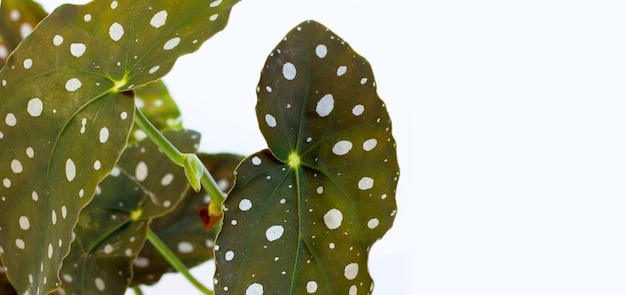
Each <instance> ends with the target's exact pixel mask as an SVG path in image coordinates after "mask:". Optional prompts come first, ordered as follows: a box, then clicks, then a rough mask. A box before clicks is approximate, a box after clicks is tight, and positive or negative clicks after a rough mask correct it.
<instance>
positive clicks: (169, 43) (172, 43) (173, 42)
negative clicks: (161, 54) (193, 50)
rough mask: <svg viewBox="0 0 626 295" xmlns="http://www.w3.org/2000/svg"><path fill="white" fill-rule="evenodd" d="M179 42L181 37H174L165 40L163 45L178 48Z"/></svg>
mask: <svg viewBox="0 0 626 295" xmlns="http://www.w3.org/2000/svg"><path fill="white" fill-rule="evenodd" d="M179 43H180V37H175V38H172V39H170V40H168V41H167V42H165V45H163V49H165V50H172V49H174V48H176V46H178V44H179Z"/></svg>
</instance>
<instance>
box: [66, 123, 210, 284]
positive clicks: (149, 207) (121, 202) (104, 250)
mask: <svg viewBox="0 0 626 295" xmlns="http://www.w3.org/2000/svg"><path fill="white" fill-rule="evenodd" d="M164 135H165V136H166V137H167V138H168V139H169V140H170V141H171V142H172V143H173V144H175V145H177V146H178V147H179V148H180V149H181V150H184V151H186V152H194V151H195V150H196V147H197V145H198V143H199V140H200V137H199V134H198V133H196V132H191V131H183V130H179V131H169V132H166V133H165V134H164ZM98 187H99V192H98V193H97V194H96V197H95V198H94V200H93V202H91V203H90V204H89V205H88V206H87V207H86V208H85V210H83V212H81V214H80V219H79V222H78V225H77V227H76V230H75V233H76V240H75V241H74V242H73V243H72V248H71V251H70V255H69V256H68V257H67V258H66V259H65V263H64V265H63V268H62V269H61V278H62V280H63V284H62V286H61V288H62V289H63V290H64V291H65V293H66V294H93V293H94V292H96V291H99V292H100V293H105V294H123V293H124V290H125V289H126V288H127V286H128V284H129V282H130V279H131V276H132V273H131V269H132V266H131V264H132V262H133V261H134V260H135V257H137V255H138V253H139V251H140V250H141V248H142V247H143V245H144V241H145V239H146V232H147V229H148V226H149V224H150V222H151V220H152V218H154V217H157V216H162V215H164V214H166V213H167V212H170V211H172V210H173V209H174V207H175V206H176V204H177V203H178V202H180V200H181V199H182V198H183V196H184V194H185V192H186V191H187V190H188V188H189V185H188V184H187V182H186V180H185V176H184V172H183V171H182V169H181V168H180V167H179V166H177V165H175V164H174V163H172V162H171V161H169V159H168V158H167V157H166V156H165V155H164V154H163V153H161V151H160V150H159V148H158V147H157V146H156V145H155V144H154V143H153V142H152V141H150V140H143V141H141V142H139V143H137V144H135V145H133V146H131V147H129V148H128V149H127V150H126V151H125V152H124V154H123V155H122V157H121V159H120V162H119V163H118V168H116V169H115V170H114V172H113V173H112V174H111V175H110V176H109V177H107V178H106V179H104V181H102V183H100V184H99V186H98ZM136 263H137V262H136Z"/></svg>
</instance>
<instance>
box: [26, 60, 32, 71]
mask: <svg viewBox="0 0 626 295" xmlns="http://www.w3.org/2000/svg"><path fill="white" fill-rule="evenodd" d="M32 66H33V60H32V59H30V58H27V59H25V60H24V68H25V69H27V70H28V69H30V68H31V67H32Z"/></svg>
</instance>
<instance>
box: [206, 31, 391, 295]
mask: <svg viewBox="0 0 626 295" xmlns="http://www.w3.org/2000/svg"><path fill="white" fill-rule="evenodd" d="M257 95H258V103H257V109H256V110H257V117H258V120H259V126H260V129H261V131H262V133H263V135H264V136H265V139H266V141H267V143H268V146H269V150H264V151H260V152H258V153H256V154H254V155H251V156H250V157H248V158H246V159H245V160H244V161H243V162H242V163H241V164H240V166H239V167H238V168H237V181H236V183H235V187H234V188H233V189H232V190H231V192H230V193H229V196H228V198H227V199H226V202H225V208H224V210H225V211H224V220H223V224H222V231H221V232H220V234H219V235H218V239H217V243H216V246H215V259H216V263H217V270H216V277H215V280H214V283H215V292H216V294H222V295H225V294H248V295H250V294H265V295H268V294H370V293H371V292H372V290H373V287H374V285H373V281H372V278H371V277H370V275H369V272H368V266H367V261H368V251H369V249H370V247H371V246H372V244H373V243H374V242H375V241H376V240H378V239H380V238H381V237H382V236H383V235H384V234H385V232H386V231H387V230H388V229H389V228H390V227H391V226H392V224H393V220H394V217H395V213H396V202H395V192H396V185H397V181H398V177H399V168H398V162H397V158H396V147H395V141H394V138H393V136H392V134H391V120H390V118H389V115H388V113H387V110H386V108H385V105H384V103H383V102H382V101H381V100H380V98H379V97H378V95H377V93H376V83H375V81H374V76H373V74H372V71H371V68H370V65H369V63H368V62H367V61H366V60H365V59H364V58H363V57H361V56H359V55H358V54H357V53H356V52H354V51H353V50H352V49H351V48H350V46H349V45H348V44H347V43H346V42H344V41H343V40H342V39H340V38H339V37H338V36H337V35H335V34H334V33H333V32H331V31H329V30H328V29H327V28H325V27H324V26H322V25H320V24H318V23H316V22H313V21H309V22H304V23H302V24H300V25H298V26H297V27H296V28H294V29H293V30H292V31H291V32H289V33H288V34H287V36H286V37H285V38H284V39H283V41H282V42H280V43H279V44H278V46H277V47H276V48H275V49H274V51H272V53H271V54H270V56H269V58H268V60H267V62H266V64H265V67H264V69H263V72H262V74H261V79H260V82H259V85H258V87H257Z"/></svg>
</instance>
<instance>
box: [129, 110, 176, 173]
mask: <svg viewBox="0 0 626 295" xmlns="http://www.w3.org/2000/svg"><path fill="white" fill-rule="evenodd" d="M135 124H137V126H138V127H139V128H141V130H143V132H145V133H146V135H147V136H148V137H149V138H150V140H152V141H153V142H154V143H155V144H156V145H157V146H158V147H159V148H160V149H161V150H162V151H163V153H165V155H166V156H167V157H168V158H170V160H172V162H174V163H175V164H176V165H178V166H181V167H183V165H184V164H185V154H183V153H181V152H180V151H179V150H178V149H177V148H176V147H175V146H174V145H172V143H171V142H170V141H169V140H167V138H165V136H163V134H161V132H160V131H159V129H157V128H156V127H154V125H152V122H150V120H148V118H146V116H145V115H144V114H143V113H142V112H141V111H140V110H139V108H135Z"/></svg>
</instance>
